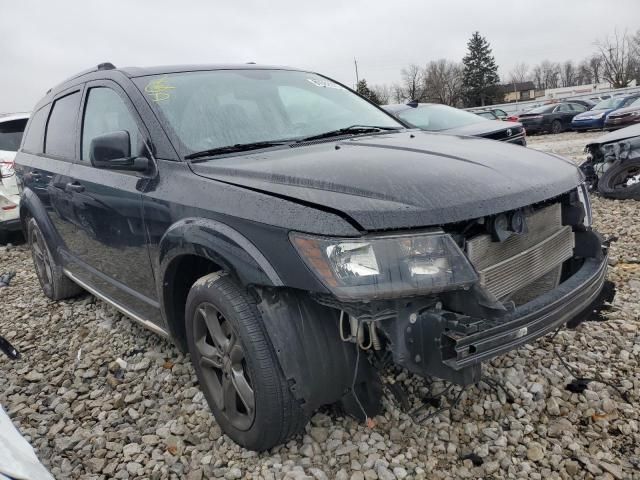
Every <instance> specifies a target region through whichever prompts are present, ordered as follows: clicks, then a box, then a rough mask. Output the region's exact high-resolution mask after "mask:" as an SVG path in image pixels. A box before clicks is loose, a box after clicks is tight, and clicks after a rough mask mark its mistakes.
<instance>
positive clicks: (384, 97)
mask: <svg viewBox="0 0 640 480" xmlns="http://www.w3.org/2000/svg"><path fill="white" fill-rule="evenodd" d="M369 89H370V90H371V91H372V92H373V94H374V95H375V97H376V98H377V99H378V105H386V104H387V103H390V100H391V97H392V94H393V92H392V90H391V87H389V85H386V84H385V85H373V86H372V87H369Z"/></svg>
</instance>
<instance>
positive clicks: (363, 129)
mask: <svg viewBox="0 0 640 480" xmlns="http://www.w3.org/2000/svg"><path fill="white" fill-rule="evenodd" d="M390 130H402V127H380V126H377V125H351V126H349V127H345V128H339V129H337V130H331V131H329V132H324V133H319V134H318V135H311V136H310V137H304V138H300V139H298V140H297V143H300V142H308V141H309V140H320V139H322V138H330V137H339V136H341V135H347V134H349V133H353V134H359V133H373V132H384V131H390Z"/></svg>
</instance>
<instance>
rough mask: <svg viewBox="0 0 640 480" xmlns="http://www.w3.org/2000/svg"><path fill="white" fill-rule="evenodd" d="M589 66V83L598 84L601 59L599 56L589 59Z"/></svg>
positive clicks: (600, 72) (600, 73) (600, 79)
mask: <svg viewBox="0 0 640 480" xmlns="http://www.w3.org/2000/svg"><path fill="white" fill-rule="evenodd" d="M589 66H590V67H591V75H592V80H591V81H592V82H593V83H600V82H601V81H602V58H600V56H599V55H594V56H593V57H591V58H590V59H589Z"/></svg>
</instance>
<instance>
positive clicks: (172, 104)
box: [16, 64, 606, 450]
mask: <svg viewBox="0 0 640 480" xmlns="http://www.w3.org/2000/svg"><path fill="white" fill-rule="evenodd" d="M16 164H17V165H16V170H17V174H18V178H19V182H20V188H21V193H22V197H21V204H20V208H21V220H22V223H23V226H24V229H25V232H26V234H27V238H28V241H29V244H30V246H31V249H32V251H33V260H34V263H35V267H36V270H37V274H38V278H39V279H40V283H41V285H42V289H43V290H44V293H45V294H46V295H47V296H48V297H50V298H51V299H54V300H59V299H62V298H66V297H70V296H72V295H75V294H78V293H79V292H80V291H81V289H85V290H88V291H89V292H91V293H93V294H94V295H96V296H98V297H100V298H102V299H103V300H105V301H106V302H108V303H110V304H112V305H113V306H115V307H117V308H118V309H120V310H121V311H122V312H124V313H125V314H126V315H128V316H129V317H131V318H132V319H134V320H136V321H138V322H140V323H142V324H143V325H145V326H147V327H148V328H150V329H151V330H153V331H155V332H158V333H160V334H161V335H164V336H167V337H169V338H171V339H172V340H173V341H174V342H175V343H176V344H177V345H178V347H180V348H181V349H182V350H183V351H189V352H190V354H191V358H192V360H193V364H194V366H195V369H196V373H197V376H198V380H199V382H200V385H201V388H202V389H203V391H204V393H205V395H206V398H207V400H208V402H209V405H210V406H211V408H212V410H213V412H214V414H215V417H216V419H217V421H218V423H219V424H220V426H221V427H222V429H223V430H224V431H225V432H226V433H227V434H228V435H229V436H230V437H231V438H232V439H234V440H235V441H236V442H238V443H239V444H241V445H243V446H245V447H248V448H252V449H257V450H262V449H266V448H269V447H272V446H274V445H277V444H279V443H282V442H284V441H285V440H287V438H289V437H290V436H292V435H294V434H295V433H296V432H299V431H300V430H301V429H302V428H303V427H304V425H305V423H306V421H307V419H308V418H309V416H310V415H311V414H312V413H313V411H314V410H315V409H317V408H318V407H319V406H321V405H327V404H334V403H339V404H341V405H342V407H343V408H344V409H345V410H346V411H347V412H348V413H351V414H353V415H356V416H358V417H360V418H365V417H366V416H371V415H375V414H376V412H377V411H378V410H379V408H380V396H381V390H382V387H381V383H380V380H379V377H378V373H377V370H378V369H379V368H383V367H384V366H386V365H389V364H390V363H391V362H393V363H395V364H397V365H400V366H402V367H405V368H407V369H408V370H410V371H412V372H416V373H418V374H420V375H435V376H438V377H441V378H443V379H446V380H448V381H452V382H456V383H458V384H471V383H475V382H477V381H479V379H480V375H481V362H482V361H484V360H487V359H489V358H492V357H494V356H496V355H499V354H501V353H504V352H507V351H509V350H512V349H514V348H516V347H517V346H519V345H522V344H524V343H526V342H530V341H532V340H534V339H536V338H537V337H539V336H541V335H543V334H546V333H547V332H550V331H551V330H553V329H555V328H558V327H559V326H560V325H562V324H564V323H565V322H566V321H568V320H569V319H571V318H573V317H575V316H576V315H578V314H579V313H580V312H581V311H582V310H584V309H585V308H586V307H587V306H588V305H589V304H590V302H592V301H593V300H594V298H596V296H597V295H598V294H599V292H600V290H601V287H602V284H603V281H604V278H605V274H606V255H605V252H604V250H603V248H602V245H601V243H602V242H601V240H600V237H599V236H598V235H597V234H596V233H595V232H594V231H593V230H592V229H591V223H590V222H591V212H590V207H589V201H588V198H587V194H586V190H585V187H584V186H583V184H582V182H583V179H582V176H581V174H580V173H579V171H578V169H577V168H576V167H575V166H574V165H573V164H572V163H571V162H569V161H567V160H564V159H562V158H559V157H555V156H552V155H548V154H544V153H540V152H537V151H534V150H529V149H526V148H522V147H519V146H513V145H505V144H504V143H499V142H495V141H491V140H482V139H478V138H473V137H460V136H455V137H454V136H449V135H443V134H435V133H429V132H423V131H420V130H412V129H407V128H406V127H405V126H404V125H403V124H401V123H400V122H399V120H397V119H394V118H393V117H392V116H390V115H389V114H387V113H385V112H384V111H383V110H381V109H380V108H378V107H376V106H375V105H373V104H372V103H370V102H368V101H367V100H365V99H364V98H362V97H360V96H358V95H357V94H355V93H354V92H353V91H351V90H350V89H348V88H346V87H345V86H343V85H341V84H339V83H337V82H335V81H333V80H330V79H328V78H326V77H324V76H321V75H318V74H316V73H311V72H306V71H299V70H294V69H288V68H281V67H261V66H256V65H240V66H233V65H220V66H182V67H157V68H122V69H116V68H115V67H113V65H111V64H102V65H100V66H98V67H97V68H95V69H92V70H90V71H87V72H84V73H82V74H80V75H78V76H76V77H74V78H71V79H69V80H67V81H65V82H64V83H62V84H61V85H59V86H57V87H55V88H53V89H52V90H50V91H49V92H48V93H47V95H46V96H45V98H44V99H42V100H41V101H40V102H39V103H38V105H37V106H36V107H35V108H34V113H33V115H32V117H31V119H30V121H29V124H28V126H27V131H26V133H25V137H24V139H23V143H22V145H21V149H20V151H19V152H18V155H17V159H16Z"/></svg>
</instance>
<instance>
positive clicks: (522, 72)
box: [509, 62, 531, 83]
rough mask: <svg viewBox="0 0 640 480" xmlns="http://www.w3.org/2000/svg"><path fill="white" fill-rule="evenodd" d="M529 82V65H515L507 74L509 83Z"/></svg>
mask: <svg viewBox="0 0 640 480" xmlns="http://www.w3.org/2000/svg"><path fill="white" fill-rule="evenodd" d="M529 80H531V75H529V65H527V64H526V63H524V62H520V63H516V64H515V65H514V67H513V68H512V69H511V71H510V72H509V81H510V82H511V83H524V82H527V81H529Z"/></svg>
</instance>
